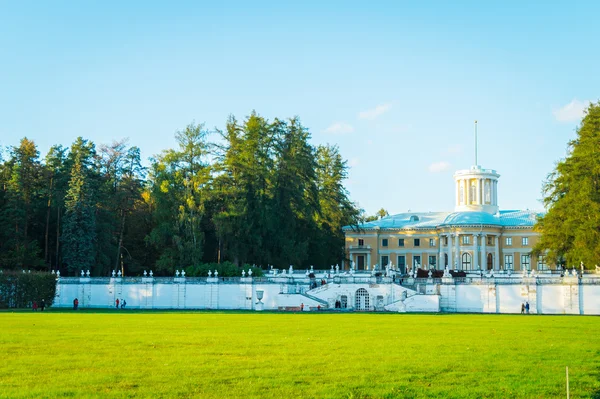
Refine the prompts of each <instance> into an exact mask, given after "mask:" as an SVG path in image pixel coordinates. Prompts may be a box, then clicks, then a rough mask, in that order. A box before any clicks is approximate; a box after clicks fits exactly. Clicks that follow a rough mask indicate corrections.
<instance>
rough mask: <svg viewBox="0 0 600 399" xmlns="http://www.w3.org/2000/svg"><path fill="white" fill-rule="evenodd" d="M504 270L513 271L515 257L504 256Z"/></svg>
mask: <svg viewBox="0 0 600 399" xmlns="http://www.w3.org/2000/svg"><path fill="white" fill-rule="evenodd" d="M504 268H505V269H506V270H512V268H513V256H512V255H504Z"/></svg>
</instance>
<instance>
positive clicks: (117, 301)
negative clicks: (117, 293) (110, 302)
mask: <svg viewBox="0 0 600 399" xmlns="http://www.w3.org/2000/svg"><path fill="white" fill-rule="evenodd" d="M116 303H117V309H119V298H117V300H116Z"/></svg>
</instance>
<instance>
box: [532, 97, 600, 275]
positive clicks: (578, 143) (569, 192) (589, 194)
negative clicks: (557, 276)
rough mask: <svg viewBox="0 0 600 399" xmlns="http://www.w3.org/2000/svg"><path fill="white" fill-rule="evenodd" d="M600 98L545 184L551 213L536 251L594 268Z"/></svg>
mask: <svg viewBox="0 0 600 399" xmlns="http://www.w3.org/2000/svg"><path fill="white" fill-rule="evenodd" d="M599 149H600V102H598V103H596V104H590V106H589V107H588V109H587V113H586V115H585V117H584V118H583V120H582V122H581V125H580V126H579V128H578V129H577V137H576V138H575V139H574V140H572V141H570V142H569V146H568V153H567V157H566V158H565V159H564V160H562V161H560V162H558V164H557V165H556V168H555V169H554V171H553V172H552V173H550V174H549V175H548V179H547V181H546V182H545V184H544V188H543V193H544V205H545V206H546V209H547V213H546V214H545V215H544V216H542V217H541V218H540V219H539V220H538V223H537V224H536V226H535V228H536V230H537V231H539V232H541V233H542V234H541V237H540V241H539V242H538V244H537V245H536V247H535V248H534V254H547V256H548V260H549V261H551V262H553V263H556V264H564V263H565V262H566V266H568V267H571V266H576V265H578V264H579V263H580V262H583V264H584V265H585V267H586V268H594V265H596V264H598V263H599V259H600V150H599Z"/></svg>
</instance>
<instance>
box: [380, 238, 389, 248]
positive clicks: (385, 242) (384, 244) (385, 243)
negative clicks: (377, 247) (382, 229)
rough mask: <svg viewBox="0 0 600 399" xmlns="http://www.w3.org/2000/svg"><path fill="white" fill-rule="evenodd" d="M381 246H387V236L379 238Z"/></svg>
mask: <svg viewBox="0 0 600 399" xmlns="http://www.w3.org/2000/svg"><path fill="white" fill-rule="evenodd" d="M381 246H382V247H387V246H388V239H387V238H384V239H382V240H381Z"/></svg>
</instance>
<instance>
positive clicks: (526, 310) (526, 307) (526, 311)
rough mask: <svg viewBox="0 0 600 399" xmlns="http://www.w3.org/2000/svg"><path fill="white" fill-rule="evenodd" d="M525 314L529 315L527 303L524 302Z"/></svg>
mask: <svg viewBox="0 0 600 399" xmlns="http://www.w3.org/2000/svg"><path fill="white" fill-rule="evenodd" d="M525 313H527V314H529V302H525Z"/></svg>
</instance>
